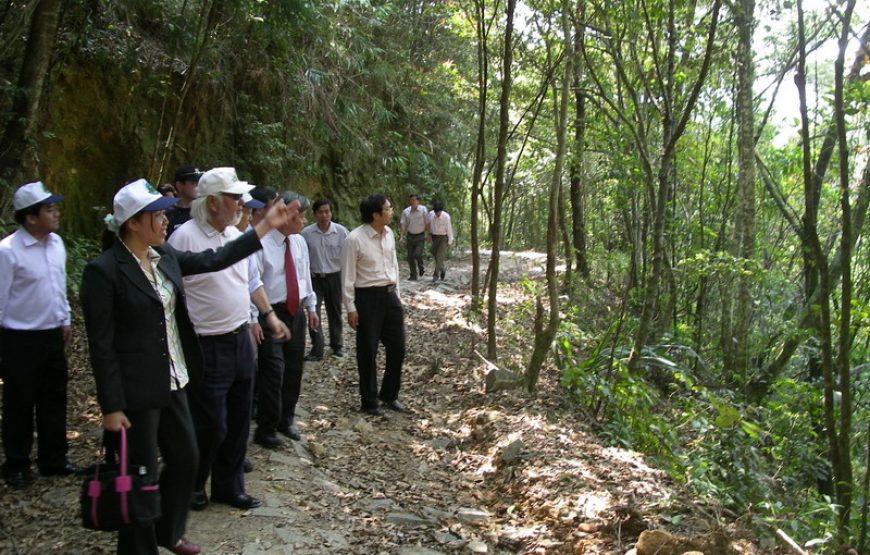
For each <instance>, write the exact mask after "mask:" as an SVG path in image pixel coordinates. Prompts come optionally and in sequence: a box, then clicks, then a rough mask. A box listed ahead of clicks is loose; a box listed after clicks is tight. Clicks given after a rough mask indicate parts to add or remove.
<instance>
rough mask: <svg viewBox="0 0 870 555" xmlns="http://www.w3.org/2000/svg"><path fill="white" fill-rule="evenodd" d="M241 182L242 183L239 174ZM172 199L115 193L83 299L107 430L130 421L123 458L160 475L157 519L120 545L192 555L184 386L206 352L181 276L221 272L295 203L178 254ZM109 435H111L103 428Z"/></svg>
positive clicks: (192, 447)
mask: <svg viewBox="0 0 870 555" xmlns="http://www.w3.org/2000/svg"><path fill="white" fill-rule="evenodd" d="M238 183H239V185H238V187H239V188H240V189H242V188H245V187H248V186H247V185H246V184H243V182H238ZM177 200H178V199H175V198H172V197H163V196H161V195H160V194H159V193H158V192H157V191H156V190H155V189H154V188H153V187H152V186H151V185H150V184H148V182H147V181H145V180H144V179H140V180H138V181H135V182H133V183H131V184H129V185H126V186H125V187H123V188H122V189H121V190H120V191H118V193H117V194H116V195H115V198H114V202H113V208H114V213H113V214H112V215H110V216H107V218H106V223H107V227H109V229H110V230H111V231H114V232H115V234H116V236H117V240H115V241H114V244H112V245H111V246H108V248H107V249H106V250H105V251H104V252H103V253H102V254H101V255H100V256H99V257H97V259H96V260H94V261H92V262H90V263H89V264H88V265H87V267H86V268H85V270H84V275H83V278H82V287H81V301H82V308H83V309H84V316H85V327H86V329H87V336H88V343H89V345H90V355H91V366H92V367H93V372H94V377H95V379H96V382H97V397H98V400H99V403H100V409H101V411H102V414H103V428H105V429H106V430H107V431H110V432H117V431H119V430H120V429H121V427H122V426H123V427H124V428H127V429H128V432H127V443H128V452H129V457H128V458H129V461H130V463H131V464H135V465H137V466H144V467H146V468H147V472H148V474H149V475H150V476H151V477H153V478H154V479H155V480H156V479H157V474H158V453H159V455H160V456H161V457H162V459H163V469H162V471H161V472H160V476H159V483H160V495H161V509H162V516H161V518H160V520H159V521H158V522H157V524H156V525H151V526H140V527H131V528H127V529H124V530H121V531H120V532H119V533H118V551H117V552H118V553H119V554H123V555H138V554H147V555H157V554H158V552H159V550H158V545H160V546H163V547H165V548H167V549H169V550H170V551H172V552H173V553H176V554H182V555H194V554H196V553H199V552H200V548H199V546H197V545H195V544H193V543H191V542H189V541H188V540H187V539H186V538H185V537H184V530H185V527H186V525H187V513H188V510H189V507H190V501H191V498H192V496H193V487H194V479H195V476H196V470H197V465H198V462H199V452H198V450H197V445H196V436H195V434H194V429H193V423H192V422H191V417H190V410H189V408H188V404H187V396H186V394H185V390H184V386H185V385H186V383H187V382H188V381H189V380H197V379H199V378H200V376H201V374H202V353H201V351H200V348H199V343H198V341H197V338H196V334H195V333H194V329H193V325H192V324H191V322H190V318H189V317H188V314H187V307H186V305H185V297H184V285H183V284H182V276H185V275H191V274H197V273H206V272H213V271H217V270H221V269H223V268H226V267H228V266H230V265H232V264H234V263H236V262H238V261H239V260H242V259H243V258H245V257H247V256H248V255H250V254H252V253H254V252H256V251H257V250H258V249H260V248H261V247H260V241H259V237H262V236H263V235H264V234H265V233H267V232H268V231H269V230H270V229H272V228H273V227H276V226H280V225H282V224H283V223H284V222H286V221H287V219H288V218H289V217H290V216H292V215H293V214H295V213H296V212H297V211H298V208H299V207H298V203H295V204H291V205H290V206H287V205H285V204H284V203H276V205H275V206H274V207H273V208H272V209H270V211H269V212H268V213H267V215H266V218H264V220H263V221H261V222H260V223H259V224H258V225H257V226H256V227H255V228H254V231H253V232H248V233H246V234H244V235H242V236H241V237H239V238H238V239H237V240H235V241H233V242H231V243H229V244H227V245H226V246H225V247H223V248H221V249H218V250H217V251H214V250H209V251H205V252H201V253H189V252H181V251H177V250H175V249H173V248H172V247H171V246H169V245H168V244H164V241H165V238H166V227H167V220H166V217H165V214H164V210H165V209H166V208H168V207H170V206H172V205H173V204H174V203H175V202H177ZM107 437H114V438H115V439H114V441H116V440H117V436H116V435H115V434H109V436H107Z"/></svg>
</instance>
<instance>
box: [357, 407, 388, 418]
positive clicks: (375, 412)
mask: <svg viewBox="0 0 870 555" xmlns="http://www.w3.org/2000/svg"><path fill="white" fill-rule="evenodd" d="M360 410H362V412H364V413H366V414H370V415H372V416H383V415H384V411H382V410H381V407H363V408H362V409H360Z"/></svg>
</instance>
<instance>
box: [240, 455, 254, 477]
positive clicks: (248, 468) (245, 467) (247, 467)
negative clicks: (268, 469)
mask: <svg viewBox="0 0 870 555" xmlns="http://www.w3.org/2000/svg"><path fill="white" fill-rule="evenodd" d="M253 471H254V463H252V462H251V461H249V460H248V459H245V462H244V464H242V472H244V473H245V474H250V473H251V472H253Z"/></svg>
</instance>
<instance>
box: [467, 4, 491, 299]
mask: <svg viewBox="0 0 870 555" xmlns="http://www.w3.org/2000/svg"><path fill="white" fill-rule="evenodd" d="M474 5H475V8H476V15H475V20H476V21H475V28H476V29H477V144H476V147H475V150H474V172H473V177H472V180H471V298H472V305H473V306H474V307H479V306H480V304H481V292H480V237H479V231H478V230H479V228H480V214H479V212H480V207H479V204H480V194H481V189H482V187H483V184H482V179H483V165H484V162H485V161H486V100H487V95H486V93H487V89H488V82H489V50H488V46H487V34H488V33H487V27H486V2H484V1H483V0H478V1H476V2H475V3H474Z"/></svg>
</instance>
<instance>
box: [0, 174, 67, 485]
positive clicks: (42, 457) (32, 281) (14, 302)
mask: <svg viewBox="0 0 870 555" xmlns="http://www.w3.org/2000/svg"><path fill="white" fill-rule="evenodd" d="M62 199H63V197H61V196H58V195H53V194H51V192H49V191H48V190H47V189H46V188H45V185H43V184H42V182H41V181H36V182H34V183H28V184H27V185H23V186H21V187H19V188H18V190H17V191H15V194H14V196H13V197H12V206H13V208H14V209H15V221H16V223H18V225H19V227H18V230H16V231H15V233H13V234H12V235H10V236H8V237H6V238H5V239H3V240H2V241H0V378H2V379H3V427H2V432H3V452H4V454H5V456H6V460H5V462H4V463H3V478H4V479H5V480H6V483H7V484H8V485H9V487H11V488H14V489H20V488H23V487H25V486H27V485H28V484H30V482H31V474H30V451H31V449H32V447H33V417H34V410H35V413H36V429H37V442H38V447H37V448H38V451H37V453H38V454H37V463H36V464H37V466H38V467H39V471H40V473H41V474H42V475H44V476H52V475H60V476H65V475H69V474H74V473H76V472H78V470H79V469H78V468H77V467H76V466H74V465H73V464H71V463H70V462H69V461H67V458H66V454H67V441H66V404H67V396H66V386H67V379H68V376H69V373H68V370H67V363H66V356H65V354H64V347H65V346H66V345H67V344H68V343H69V341H70V338H71V336H72V332H71V328H70V310H69V302H68V301H67V297H66V249H65V247H64V244H63V240H62V239H61V238H60V236H58V235H57V233H55V232H56V231H57V229H58V226H59V225H60V210H58V208H57V203H58V202H60V201H61V200H62Z"/></svg>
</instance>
